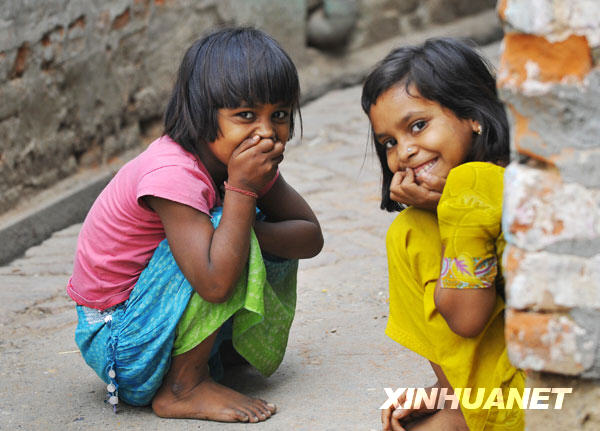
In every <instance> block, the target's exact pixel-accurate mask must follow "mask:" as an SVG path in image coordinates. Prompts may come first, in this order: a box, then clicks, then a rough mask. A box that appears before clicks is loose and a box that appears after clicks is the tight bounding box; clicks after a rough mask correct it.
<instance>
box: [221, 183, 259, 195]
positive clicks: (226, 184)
mask: <svg viewBox="0 0 600 431" xmlns="http://www.w3.org/2000/svg"><path fill="white" fill-rule="evenodd" d="M224 185H225V190H231V191H232V192H237V193H241V194H243V195H246V196H250V197H252V198H254V199H258V194H256V193H254V192H251V191H250V190H244V189H240V188H238V187H235V186H232V185H231V184H229V183H228V182H227V181H225V182H224Z"/></svg>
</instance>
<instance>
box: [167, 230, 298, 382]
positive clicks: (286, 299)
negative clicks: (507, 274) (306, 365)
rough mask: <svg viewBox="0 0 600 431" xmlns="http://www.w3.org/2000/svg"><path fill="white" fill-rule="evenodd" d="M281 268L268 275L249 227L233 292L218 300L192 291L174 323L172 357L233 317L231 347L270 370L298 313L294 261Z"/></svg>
mask: <svg viewBox="0 0 600 431" xmlns="http://www.w3.org/2000/svg"><path fill="white" fill-rule="evenodd" d="M269 266H271V265H269ZM277 266H278V265H277V264H274V265H273V267H274V268H276V267H277ZM285 266H286V268H287V271H284V272H283V273H280V274H279V276H270V275H271V274H269V276H268V274H267V270H266V268H265V261H264V260H263V256H262V254H261V250H260V246H259V244H258V240H257V239H256V235H255V234H254V231H252V232H251V239H250V254H249V258H248V265H247V266H246V269H245V270H244V272H243V274H242V275H241V277H240V279H239V281H238V283H237V285H236V287H235V290H234V293H233V295H232V296H231V298H230V299H229V300H228V301H227V302H224V303H221V304H214V303H210V302H207V301H205V300H204V299H202V298H201V297H200V295H198V294H197V293H194V294H193V295H192V298H191V299H190V302H189V303H188V306H187V308H186V310H185V312H184V313H183V316H182V317H181V319H180V320H179V323H178V325H177V336H176V338H175V344H174V346H173V356H175V355H180V354H182V353H185V352H187V351H189V350H191V349H193V348H194V347H196V346H197V345H198V344H200V343H201V342H202V341H203V340H204V339H205V338H206V337H208V336H209V335H211V334H212V333H213V332H215V331H216V330H217V329H219V328H220V327H221V325H223V323H225V321H226V320H227V319H229V318H230V317H231V316H234V317H233V340H232V341H233V347H234V348H235V349H236V350H237V352H238V353H239V354H240V355H242V356H243V357H244V358H245V359H246V360H247V361H248V362H249V363H250V364H251V365H252V366H254V367H255V368H256V369H257V370H258V371H260V373H261V374H263V375H265V376H270V375H271V374H273V373H274V372H275V370H276V369H277V367H279V364H281V361H282V360H283V355H284V354H285V349H286V346H287V340H288V336H289V332H290V327H291V326H292V321H293V320H294V314H295V311H296V275H297V269H298V261H297V260H294V261H286V264H285ZM267 278H268V280H267Z"/></svg>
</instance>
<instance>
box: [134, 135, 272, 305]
mask: <svg viewBox="0 0 600 431" xmlns="http://www.w3.org/2000/svg"><path fill="white" fill-rule="evenodd" d="M282 153H283V145H273V143H272V142H265V141H261V142H258V141H257V140H256V139H247V140H245V141H244V142H242V144H240V146H239V147H238V148H236V150H235V151H234V152H233V154H232V156H231V159H230V161H229V164H228V171H229V181H230V183H231V184H232V185H234V186H236V187H241V188H251V189H253V190H260V189H261V188H263V187H264V186H265V185H266V184H267V183H268V182H269V180H270V179H272V178H273V175H274V174H275V172H276V170H277V164H278V162H277V160H278V158H279V157H280V156H281V154H282ZM145 199H146V202H148V205H149V206H150V207H151V208H152V209H153V210H154V211H156V213H157V214H158V215H159V217H160V219H161V221H162V223H163V226H164V229H165V234H166V236H167V239H168V241H169V246H170V248H171V251H172V253H173V257H174V258H175V261H176V262H177V265H179V268H180V269H181V271H182V272H183V274H184V275H185V277H186V279H187V280H188V281H189V282H190V284H191V285H192V286H193V287H194V289H195V290H196V291H197V292H198V294H199V295H200V296H201V297H202V298H204V299H205V300H207V301H209V302H224V301H226V300H227V299H228V298H229V297H230V296H231V294H232V293H233V289H234V287H235V284H236V282H237V280H238V279H239V277H240V275H241V273H242V270H243V269H244V266H245V265H246V262H247V261H248V253H249V249H250V227H251V226H252V224H253V223H254V215H255V207H256V199H254V198H253V197H251V196H247V195H245V194H241V193H236V192H227V193H225V199H224V202H223V216H222V218H221V222H220V223H219V226H218V228H217V229H214V228H213V226H212V223H211V221H210V218H209V216H208V215H206V214H204V213H202V212H200V211H198V210H196V209H194V208H191V207H189V206H187V205H184V204H181V203H177V202H173V201H170V200H167V199H163V198H159V197H155V196H146V197H145Z"/></svg>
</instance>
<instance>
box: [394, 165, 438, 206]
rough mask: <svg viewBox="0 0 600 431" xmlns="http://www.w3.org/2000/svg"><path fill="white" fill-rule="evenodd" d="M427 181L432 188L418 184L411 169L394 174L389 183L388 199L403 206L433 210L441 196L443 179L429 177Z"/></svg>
mask: <svg viewBox="0 0 600 431" xmlns="http://www.w3.org/2000/svg"><path fill="white" fill-rule="evenodd" d="M431 177H432V178H430V179H428V180H430V181H431V183H432V186H431V187H432V188H429V185H428V184H426V183H421V184H418V183H417V182H416V181H415V175H414V172H413V170H412V169H410V168H409V169H406V170H405V171H402V172H400V171H399V172H396V173H395V174H394V176H393V177H392V181H391V182H390V199H392V200H394V201H396V202H400V203H402V204H405V205H412V206H415V207H418V208H424V209H435V208H436V207H437V204H438V202H439V200H440V197H441V196H442V194H441V192H442V190H443V189H444V185H445V179H443V178H440V177H435V176H433V175H432V176H431Z"/></svg>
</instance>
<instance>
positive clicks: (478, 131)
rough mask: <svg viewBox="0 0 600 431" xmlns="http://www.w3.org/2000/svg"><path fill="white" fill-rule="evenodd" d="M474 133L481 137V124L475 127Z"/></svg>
mask: <svg viewBox="0 0 600 431" xmlns="http://www.w3.org/2000/svg"><path fill="white" fill-rule="evenodd" d="M475 133H477V134H478V135H481V133H483V129H482V128H481V124H478V125H477V130H475Z"/></svg>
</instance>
